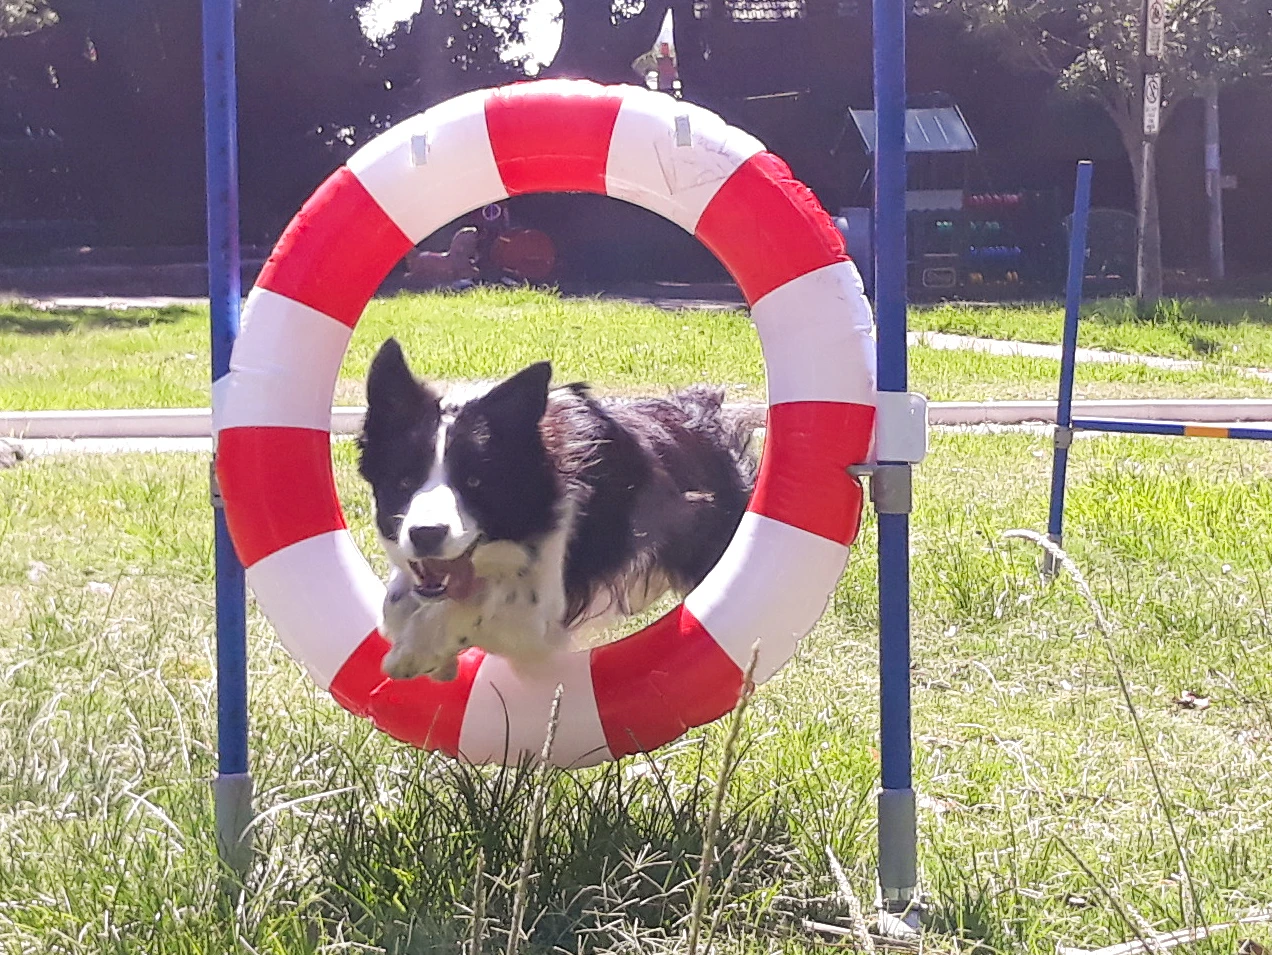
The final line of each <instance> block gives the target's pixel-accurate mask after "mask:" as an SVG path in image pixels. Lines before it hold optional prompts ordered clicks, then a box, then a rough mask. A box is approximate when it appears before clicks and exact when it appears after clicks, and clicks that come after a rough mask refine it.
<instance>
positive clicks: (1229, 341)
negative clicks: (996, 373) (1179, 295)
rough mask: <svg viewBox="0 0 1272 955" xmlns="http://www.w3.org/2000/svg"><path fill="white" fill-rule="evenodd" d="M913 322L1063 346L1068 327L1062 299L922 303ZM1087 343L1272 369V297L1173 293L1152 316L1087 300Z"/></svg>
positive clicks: (1082, 328) (1128, 303)
mask: <svg viewBox="0 0 1272 955" xmlns="http://www.w3.org/2000/svg"><path fill="white" fill-rule="evenodd" d="M910 327H911V328H912V329H915V330H918V331H933V332H949V333H950V334H954V335H972V336H975V337H978V338H998V339H1004V340H1010V341H1023V342H1046V343H1048V344H1054V345H1058V344H1059V343H1060V339H1061V336H1062V334H1063V331H1064V306H1063V304H1062V303H1059V302H1046V303H1014V304H1009V305H976V306H970V305H967V304H964V303H947V304H942V305H934V306H917V307H915V308H914V309H912V310H911V313H910ZM1078 329H1079V335H1078V343H1079V344H1080V345H1082V346H1083V347H1086V348H1102V349H1105V350H1107V351H1116V352H1129V353H1132V354H1138V355H1160V356H1163V357H1166V358H1183V359H1193V360H1201V361H1206V362H1213V363H1215V364H1220V365H1231V366H1234V367H1239V368H1240V367H1245V368H1272V297H1266V298H1262V299H1225V300H1215V301H1211V300H1206V299H1168V300H1166V301H1164V302H1163V303H1162V304H1161V306H1160V307H1159V309H1158V311H1157V314H1156V316H1155V317H1154V318H1152V319H1151V320H1145V319H1140V318H1137V317H1136V314H1135V303H1134V301H1133V300H1129V299H1100V300H1098V301H1094V302H1088V303H1086V304H1085V305H1084V306H1083V308H1082V319H1081V322H1080V323H1079V325H1078Z"/></svg>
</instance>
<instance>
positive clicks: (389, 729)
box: [331, 632, 485, 757]
mask: <svg viewBox="0 0 1272 955" xmlns="http://www.w3.org/2000/svg"><path fill="white" fill-rule="evenodd" d="M388 652H389V643H388V641H387V640H385V639H384V637H382V636H380V634H379V633H378V632H373V633H371V635H370V636H368V637H367V638H366V639H365V640H363V641H362V643H361V645H359V647H358V649H357V650H355V651H354V652H353V656H351V657H349V659H348V660H346V661H345V664H344V666H342V667H341V668H340V672H339V673H337V674H336V678H335V679H334V680H332V681H331V695H332V697H333V698H334V699H335V701H336V702H337V703H339V704H340V705H341V706H343V707H344V708H345V709H346V710H348V711H349V712H350V713H353V714H355V715H356V716H362V717H366V718H367V719H369V720H370V721H371V722H372V724H374V726H375V728H376V729H378V730H380V731H382V732H385V733H388V734H389V735H390V736H392V737H393V738H394V739H396V740H400V741H401V742H403V743H409V744H410V745H412V746H418V747H420V748H421V749H436V750H441V751H442V752H443V753H445V754H446V755H447V756H452V757H453V756H458V755H459V733H460V730H461V729H462V728H463V725H464V710H465V709H467V707H468V697H469V694H471V693H472V690H473V680H474V679H475V678H476V676H477V670H478V668H479V667H480V666H481V661H482V659H483V658H484V656H485V654H483V653H482V651H480V650H468V651H466V652H465V653H463V654H461V655H460V658H459V675H458V676H456V678H455V679H454V680H452V681H451V682H449V683H435V682H433V681H432V680H430V679H429V678H428V677H420V678H419V679H415V680H390V679H389V678H388V677H386V676H385V675H384V674H383V673H382V672H381V670H380V661H381V660H383V659H384V655H385V654H386V653H388Z"/></svg>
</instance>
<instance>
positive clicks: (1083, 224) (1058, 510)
mask: <svg viewBox="0 0 1272 955" xmlns="http://www.w3.org/2000/svg"><path fill="white" fill-rule="evenodd" d="M1091 173H1092V166H1091V162H1090V160H1083V161H1082V162H1080V163H1078V178H1077V184H1076V186H1075V188H1074V190H1073V218H1072V219H1071V220H1070V226H1069V275H1068V281H1067V282H1066V284H1065V293H1064V339H1063V341H1062V343H1061V347H1060V396H1059V400H1058V402H1057V404H1056V431H1055V439H1054V441H1055V454H1054V457H1053V458H1052V464H1051V507H1050V514H1049V515H1048V518H1047V536H1048V537H1049V538H1050V539H1051V540H1053V541H1055V542H1056V543H1057V544H1061V543H1062V542H1063V538H1064V482H1065V476H1066V474H1067V473H1068V468H1069V447H1070V445H1072V444H1073V377H1074V372H1075V370H1076V366H1077V357H1078V312H1079V310H1080V309H1081V307H1082V277H1083V275H1084V274H1085V272H1086V240H1087V220H1088V213H1089V212H1090V209H1091ZM1043 569H1044V571H1045V572H1046V573H1049V574H1050V573H1055V570H1056V568H1055V560H1054V558H1052V557H1051V555H1050V554H1048V555H1047V557H1046V558H1045V560H1044V562H1043Z"/></svg>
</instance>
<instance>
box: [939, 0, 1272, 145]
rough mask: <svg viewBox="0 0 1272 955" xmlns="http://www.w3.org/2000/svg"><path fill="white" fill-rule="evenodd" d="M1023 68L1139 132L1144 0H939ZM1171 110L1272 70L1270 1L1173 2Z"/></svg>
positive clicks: (1168, 74) (1167, 72) (1167, 66)
mask: <svg viewBox="0 0 1272 955" xmlns="http://www.w3.org/2000/svg"><path fill="white" fill-rule="evenodd" d="M935 8H938V9H946V10H948V9H951V8H953V9H957V10H959V11H960V12H962V14H963V15H964V16H965V17H966V18H967V22H968V24H969V25H970V26H971V27H973V28H974V29H975V30H977V31H978V33H979V34H980V36H981V37H983V38H984V39H985V41H986V42H988V43H989V44H991V45H992V46H993V47H995V48H996V49H998V50H999V51H1000V52H1002V53H1003V54H1005V55H1006V56H1007V57H1008V58H1009V59H1011V60H1014V61H1015V62H1016V63H1017V64H1018V65H1022V66H1025V67H1027V68H1033V69H1037V70H1040V71H1042V72H1044V73H1046V74H1047V75H1049V76H1053V77H1055V78H1056V79H1057V81H1058V82H1059V83H1060V85H1061V87H1062V88H1063V89H1066V90H1069V91H1071V92H1073V93H1076V94H1078V95H1082V96H1087V97H1090V98H1092V99H1096V100H1098V101H1099V102H1100V103H1101V104H1102V105H1103V106H1104V107H1105V109H1106V110H1107V111H1108V112H1109V115H1110V116H1112V117H1113V119H1114V121H1115V122H1116V123H1117V124H1118V126H1119V128H1120V129H1121V130H1122V133H1123V137H1124V138H1126V137H1127V136H1128V135H1132V136H1133V137H1137V136H1138V131H1139V129H1140V127H1141V125H1142V122H1143V119H1142V112H1141V111H1140V103H1139V100H1140V86H1141V81H1142V76H1143V58H1142V55H1141V52H1142V50H1143V45H1144V40H1143V37H1142V35H1141V30H1140V19H1141V9H1142V0H1076V2H1074V0H988V2H978V0H949V2H945V0H938V3H937V4H935ZM1166 11H1167V12H1166V24H1165V30H1166V36H1165V53H1164V55H1163V57H1162V61H1161V67H1162V73H1163V79H1164V91H1163V109H1164V110H1165V111H1169V110H1170V109H1171V107H1172V105H1175V104H1178V103H1179V102H1181V101H1183V100H1186V99H1188V98H1190V97H1192V96H1195V95H1197V94H1198V92H1199V88H1200V84H1201V83H1202V82H1203V81H1206V80H1210V79H1213V80H1216V81H1218V82H1219V83H1220V84H1221V85H1227V84H1231V83H1234V82H1236V81H1238V80H1242V79H1246V78H1249V77H1253V76H1261V75H1264V74H1265V73H1266V72H1267V71H1268V70H1269V68H1272V6H1270V5H1269V4H1268V2H1267V0H1167V3H1166Z"/></svg>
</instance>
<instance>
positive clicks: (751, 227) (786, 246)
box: [213, 80, 875, 766]
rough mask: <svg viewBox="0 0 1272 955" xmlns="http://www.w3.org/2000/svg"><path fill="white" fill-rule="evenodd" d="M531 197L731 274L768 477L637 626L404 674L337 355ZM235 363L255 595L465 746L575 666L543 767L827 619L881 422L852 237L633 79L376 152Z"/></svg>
mask: <svg viewBox="0 0 1272 955" xmlns="http://www.w3.org/2000/svg"><path fill="white" fill-rule="evenodd" d="M535 192H591V193H601V194H605V195H609V196H613V197H614V198H616V199H623V200H626V201H628V202H632V203H635V204H636V205H639V206H643V207H644V208H646V209H649V210H651V211H653V212H656V213H658V214H659V215H662V216H664V217H666V218H668V219H670V220H671V221H673V222H675V223H677V224H678V225H680V226H681V227H682V228H684V229H686V230H687V231H688V232H690V233H692V234H693V235H694V236H696V237H697V238H698V239H699V240H700V241H701V242H702V243H703V244H704V245H705V246H706V247H707V248H708V249H710V250H711V251H712V252H713V253H715V255H716V256H717V257H718V258H719V259H720V261H721V262H723V263H724V265H725V266H726V267H727V268H728V270H729V272H730V273H731V274H732V275H733V277H734V278H735V279H736V281H737V283H738V285H739V286H740V287H741V289H742V291H743V293H744V294H745V296H746V300H747V302H748V303H749V304H750V306H751V316H752V318H753V320H754V322H755V326H756V328H757V330H758V332H759V336H760V340H761V343H762V346H763V350H764V358H765V364H766V368H767V374H768V399H769V411H768V431H767V436H766V439H765V448H764V454H763V460H762V463H761V467H760V476H759V482H758V485H757V487H756V490H755V494H754V496H753V499H752V501H751V504H750V508H749V510H748V512H747V514H746V515H745V517H744V518H743V520H742V524H741V526H740V527H739V529H738V531H737V534H736V536H735V537H734V538H733V541H732V542H731V543H730V544H729V547H728V549H727V551H726V552H725V554H724V557H723V558H722V559H721V560H720V563H719V564H718V565H717V566H716V568H715V569H714V570H713V571H712V572H711V573H710V574H709V575H708V576H707V578H706V579H705V580H704V581H703V582H702V584H701V585H700V586H699V587H698V588H697V589H696V590H694V591H693V593H691V594H690V595H689V596H688V597H687V598H686V599H685V601H684V603H683V604H681V605H680V606H679V607H677V608H676V609H675V610H673V611H671V612H670V613H668V614H667V615H666V616H664V617H662V618H661V619H660V620H658V621H656V622H655V623H653V624H651V625H650V626H648V627H646V628H645V629H644V630H641V631H640V632H638V633H635V634H632V635H631V636H629V637H627V638H625V639H623V640H621V641H619V642H617V643H613V644H610V645H607V646H602V647H599V648H596V649H593V650H591V651H590V652H583V651H576V652H562V653H561V654H560V657H559V659H558V660H557V661H555V663H554V667H553V668H552V669H553V672H552V673H551V674H550V675H549V676H547V677H544V678H542V679H531V678H523V677H520V676H518V675H517V674H515V673H513V672H512V670H511V669H510V668H509V666H508V665H507V663H506V662H505V661H504V660H502V659H500V658H498V657H493V656H485V655H484V654H483V653H482V652H481V651H480V650H477V649H472V650H469V651H467V652H466V653H464V655H463V656H462V657H461V658H460V666H459V677H458V679H456V680H455V681H453V682H451V683H434V682H432V681H431V680H429V679H427V678H421V679H416V680H409V681H393V680H388V679H386V678H385V677H384V676H383V674H382V673H381V672H380V660H381V658H382V657H383V656H384V654H385V652H386V650H387V647H388V644H387V643H386V642H385V640H384V638H383V637H381V635H380V634H379V632H378V631H377V627H378V625H379V623H380V619H381V603H382V601H383V596H384V587H383V584H382V583H381V581H380V580H379V579H378V578H377V577H376V575H375V574H374V573H373V572H372V570H371V568H370V566H369V565H368V564H367V562H366V560H365V558H364V557H363V555H362V554H361V553H360V552H359V550H358V548H357V547H356V546H355V544H354V542H353V539H352V537H351V536H350V535H349V532H348V531H347V529H346V524H345V520H344V515H343V513H342V511H341V507H340V502H339V500H338V498H337V496H336V489H335V482H334V480H333V476H332V465H331V448H330V426H331V404H332V398H333V394H334V390H335V384H336V378H337V374H338V372H339V370H340V364H341V361H342V359H343V357H344V354H345V349H346V346H347V345H348V342H349V338H350V336H351V334H352V332H353V327H354V325H356V324H357V321H358V318H359V316H360V315H361V314H362V311H363V308H364V307H365V306H366V304H367V302H368V301H369V300H370V298H371V296H372V294H373V293H374V292H375V290H376V288H377V287H378V286H379V284H380V282H381V281H382V280H383V279H384V278H385V276H386V275H388V273H389V271H390V270H391V269H392V268H393V266H394V265H395V264H396V263H397V262H398V261H399V260H400V259H401V258H402V256H403V255H404V254H405V253H406V251H407V250H408V249H410V248H411V247H412V246H413V245H414V244H415V243H416V242H418V241H419V240H421V239H422V238H424V237H425V236H427V235H429V234H431V233H432V232H434V231H435V230H437V229H438V228H440V227H441V226H443V225H445V224H446V223H448V222H450V221H451V220H453V219H455V218H457V217H458V216H460V215H462V214H464V213H467V212H469V211H471V210H473V209H478V208H481V207H482V206H485V205H487V204H488V203H491V202H495V201H497V200H501V199H505V198H507V197H509V196H515V195H522V194H525V193H535ZM230 367H231V372H230V374H229V375H227V376H225V377H224V378H222V379H221V380H220V381H219V382H218V384H217V385H216V387H215V393H214V396H213V397H214V402H213V403H214V406H215V407H216V412H215V415H214V428H215V430H216V432H217V476H218V478H219V482H220V488H221V493H222V496H223V498H224V501H225V513H226V518H227V520H228V523H229V528H230V533H231V535H232V537H233V540H234V545H235V548H236V549H237V551H238V555H239V557H240V558H241V559H242V561H243V564H244V565H245V566H246V567H247V579H248V582H249V584H250V585H251V587H252V590H253V591H254V592H255V594H256V599H257V601H258V602H259V604H260V607H261V609H262V610H263V611H264V613H265V615H266V616H267V617H268V618H269V620H270V621H271V622H272V624H273V626H274V628H275V629H276V630H277V632H278V635H279V638H280V639H281V640H282V642H283V643H284V645H285V646H286V647H287V649H288V650H289V651H290V652H291V654H292V655H293V656H294V657H295V658H296V659H297V660H299V661H301V662H302V663H303V664H304V665H305V666H306V667H307V668H308V670H309V673H310V674H311V676H312V677H313V679H314V680H315V681H316V682H317V683H318V685H319V686H321V687H323V688H324V689H328V690H330V692H331V695H332V696H333V697H335V699H336V700H337V701H339V703H340V704H341V705H342V706H344V707H346V708H347V709H349V710H350V711H352V712H353V713H356V714H358V715H360V716H364V717H367V718H369V719H370V720H372V721H373V722H374V723H375V725H376V726H377V727H379V728H380V729H382V730H384V731H385V732H387V733H389V734H391V735H392V736H394V737H396V738H398V739H400V740H403V741H406V742H408V743H412V744H414V745H416V746H421V747H427V748H430V749H438V750H442V751H444V752H446V753H449V754H451V755H458V756H462V757H463V758H465V759H467V760H471V761H473V762H478V763H483V762H498V761H504V760H516V759H518V758H519V757H520V756H521V755H522V754H523V753H526V752H529V753H537V752H538V751H539V750H540V749H541V747H542V745H543V738H544V733H545V730H546V725H547V719H548V713H549V709H550V706H551V701H552V697H553V693H554V691H555V688H556V685H557V684H558V683H561V684H562V685H563V694H562V698H561V712H560V722H559V726H558V730H557V735H556V742H555V746H554V749H553V752H552V761H553V762H555V763H557V764H560V765H564V766H582V765H589V764H591V763H596V762H600V761H602V760H605V759H611V758H616V757H619V756H623V755H626V754H630V753H634V752H638V751H648V750H652V749H654V748H656V747H658V746H661V745H662V744H664V743H667V742H669V741H671V740H673V739H675V738H677V737H679V736H680V735H681V734H682V733H684V732H685V731H686V730H687V729H689V728H690V727H693V726H699V725H702V724H704V723H708V722H710V721H712V720H715V719H717V718H718V717H720V716H722V715H723V714H724V713H726V712H727V711H728V710H729V709H730V708H731V707H732V706H733V705H734V703H735V702H736V700H737V697H738V693H739V690H740V688H741V683H742V674H743V669H744V668H745V666H746V664H747V662H748V660H749V659H750V655H751V648H752V646H753V645H754V644H755V642H756V641H757V640H759V641H760V655H759V662H758V667H757V671H756V674H755V677H756V680H757V682H762V681H764V680H766V679H767V678H769V677H770V676H772V675H773V673H775V672H776V671H777V670H778V668H780V667H781V666H782V665H783V664H784V663H785V662H786V661H787V660H788V659H789V658H790V656H791V655H792V653H794V651H795V648H796V645H797V644H798V642H799V640H800V638H801V637H803V636H804V634H806V633H807V632H808V631H809V630H810V629H811V628H812V627H813V625H814V624H815V623H816V622H817V620H818V618H819V617H820V616H821V614H822V612H823V611H824V609H825V607H826V604H827V601H828V600H829V597H830V595H831V593H832V592H833V591H834V589H835V586H836V584H837V582H838V581H839V578H840V576H841V575H842V573H843V569H844V564H845V562H846V561H847V558H848V545H849V544H850V543H851V542H852V541H853V540H854V538H855V537H856V534H857V530H858V527H859V524H860V520H861V507H862V494H861V487H860V485H859V484H858V482H857V481H856V480H855V479H854V478H853V477H851V476H850V475H849V474H848V473H847V472H846V470H845V469H846V468H847V467H848V466H849V465H852V464H857V463H860V462H862V461H864V460H866V457H867V454H868V452H869V449H870V444H871V439H872V434H873V428H874V413H875V412H874V367H875V363H874V338H873V321H872V318H871V313H870V307H869V305H868V303H867V301H866V299H865V297H864V295H863V292H862V286H861V279H860V276H859V275H858V273H857V270H856V268H855V267H854V265H853V264H852V262H851V261H850V260H849V259H848V256H847V255H846V254H845V251H844V243H843V240H842V238H841V236H840V234H839V232H838V230H836V228H835V227H834V225H833V223H832V222H831V220H830V218H829V217H828V216H827V214H826V212H825V211H824V210H823V209H822V208H821V206H820V205H819V203H818V202H817V200H816V199H815V198H814V196H813V195H812V193H811V192H810V191H809V190H808V189H807V188H806V187H805V186H804V185H803V184H802V183H800V182H798V181H796V180H795V179H793V178H792V176H791V172H790V170H789V169H788V167H787V166H786V164H785V163H783V162H782V161H781V160H780V159H778V158H777V157H776V156H774V155H772V154H771V153H768V152H766V151H765V150H764V147H763V145H762V144H761V143H759V142H758V141H757V140H755V139H754V138H753V137H751V136H750V135H748V134H747V133H744V132H742V131H741V130H738V129H735V128H733V127H730V126H728V125H726V124H725V122H724V121H723V120H722V119H720V118H719V117H718V116H716V115H715V114H713V113H710V112H708V111H706V110H704V109H701V108H699V107H696V106H692V105H690V104H688V103H683V102H680V101H677V100H675V99H673V98H671V97H669V96H667V95H665V94H662V93H655V92H651V91H648V90H644V89H640V88H638V87H627V86H599V85H596V84H594V83H589V82H584V81H579V80H556V81H553V80H544V81H538V82H529V83H521V84H516V85H513V86H508V87H503V88H500V89H495V90H481V91H478V92H474V93H469V94H466V95H463V96H459V97H457V98H455V99H452V100H450V101H448V102H445V103H442V104H440V105H439V106H436V107H434V108H432V109H430V110H428V111H426V112H424V113H421V114H420V115H418V116H415V117H412V118H411V119H408V120H406V121H405V122H402V123H400V124H399V125H397V126H396V127H394V128H393V129H391V130H389V131H388V132H386V133H384V134H383V135H381V136H379V137H377V138H376V139H375V140H373V141H372V142H370V143H368V144H367V145H366V146H365V147H363V148H362V149H360V150H359V151H358V152H357V153H355V154H354V155H353V156H352V157H351V158H350V159H349V162H348V164H347V165H346V166H343V167H341V168H340V169H339V170H337V171H336V172H335V173H334V174H333V175H332V176H331V177H330V178H329V179H328V180H327V181H326V182H324V183H323V184H322V185H321V186H320V187H319V188H318V190H317V191H316V192H315V193H314V194H313V196H311V197H310V199H309V200H308V201H307V202H306V203H305V205H304V207H303V208H302V209H301V210H300V212H299V213H298V214H297V216H296V218H295V219H293V220H292V222H291V224H290V225H289V226H288V227H287V230H286V231H285V232H284V233H283V236H282V238H281V239H280V240H279V242H278V245H277V247H276V248H275V249H274V252H273V254H272V255H271V256H270V259H269V261H268V263H267V264H266V265H265V268H264V269H263V270H262V272H261V274H260V278H259V279H258V280H257V283H256V287H255V288H253V289H252V291H251V293H250V295H249V296H248V299H247V304H246V306H245V309H244V312H243V323H242V333H241V334H240V336H239V338H238V341H237V344H236V345H235V347H234V352H233V358H232V360H231V365H230Z"/></svg>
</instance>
